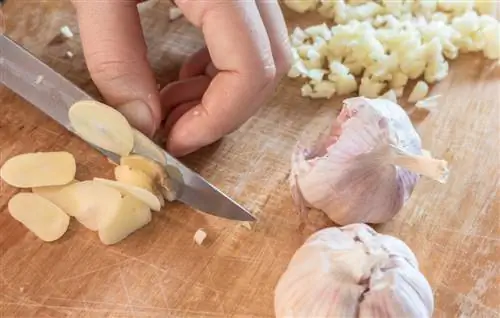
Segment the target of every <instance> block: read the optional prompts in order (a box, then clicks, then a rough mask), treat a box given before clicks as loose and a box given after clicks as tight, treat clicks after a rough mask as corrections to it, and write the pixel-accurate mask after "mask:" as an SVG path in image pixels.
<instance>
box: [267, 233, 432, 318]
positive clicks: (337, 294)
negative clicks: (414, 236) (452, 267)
mask: <svg viewBox="0 0 500 318" xmlns="http://www.w3.org/2000/svg"><path fill="white" fill-rule="evenodd" d="M274 309H275V314H276V318H281V317H286V318H294V317H297V318H305V317H314V318H322V317H325V318H326V317H342V318H350V317H353V318H354V317H357V318H358V317H359V318H364V317H366V318H368V317H370V318H401V317H405V318H413V317H414V318H426V317H431V315H432V312H433V310H434V299H433V295H432V290H431V287H430V286H429V283H428V282H427V280H426V279H425V277H424V276H423V275H422V274H421V273H420V271H419V269H418V262H417V259H416V258H415V255H414V254H413V252H412V251H411V250H410V248H409V247H408V246H407V245H406V244H405V243H404V242H402V241H401V240H399V239H397V238H395V237H392V236H389V235H382V234H378V233H377V232H375V231H374V230H373V229H372V228H370V227H369V226H367V225H364V224H351V225H347V226H344V227H341V228H333V227H332V228H327V229H323V230H320V231H318V232H316V233H315V234H313V235H312V236H311V237H309V238H308V239H307V241H306V242H305V243H304V245H303V246H301V247H300V248H299V249H298V250H297V251H296V252H295V254H294V256H293V257H292V259H291V261H290V263H289V264H288V267H287V269H286V271H285V272H284V273H283V274H282V276H281V277H280V279H279V281H278V284H277V286H276V289H275V295H274Z"/></svg>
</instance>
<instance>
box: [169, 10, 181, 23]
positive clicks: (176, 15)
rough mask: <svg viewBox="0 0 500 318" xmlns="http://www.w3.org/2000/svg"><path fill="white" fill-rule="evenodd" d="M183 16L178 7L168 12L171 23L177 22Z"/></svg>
mask: <svg viewBox="0 0 500 318" xmlns="http://www.w3.org/2000/svg"><path fill="white" fill-rule="evenodd" d="M182 16H183V13H182V10H181V9H179V8H178V7H172V8H170V9H169V10H168V18H169V19H170V21H173V20H177V19H178V18H180V17H182Z"/></svg>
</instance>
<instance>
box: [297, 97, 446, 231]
mask: <svg viewBox="0 0 500 318" xmlns="http://www.w3.org/2000/svg"><path fill="white" fill-rule="evenodd" d="M447 173H448V169H447V163H446V162H445V161H441V160H435V159H432V158H430V157H428V156H425V155H423V153H422V149H421V141H420V137H419V135H418V134H417V132H416V131H415V129H414V128H413V125H412V123H411V121H410V119H409V118H408V115H407V114H406V112H405V111H404V110H403V109H402V108H401V107H400V106H399V105H398V104H395V103H393V102H391V101H389V100H385V99H368V98H364V97H354V98H349V99H346V100H345V101H344V107H343V109H342V111H341V113H340V114H339V116H338V117H337V119H336V121H335V122H334V123H333V125H332V127H331V129H330V130H329V131H328V132H327V133H326V134H325V135H324V136H322V137H321V138H320V139H319V140H318V141H317V143H316V144H315V145H313V146H311V147H308V148H305V147H302V146H301V145H298V146H297V148H296V150H295V152H294V154H293V155H292V172H291V174H290V183H291V190H292V197H293V199H294V201H295V202H296V204H297V205H298V206H299V210H300V212H301V215H302V216H303V217H305V216H306V215H307V209H308V207H313V208H317V209H319V210H322V211H324V212H325V213H326V214H327V215H328V216H329V217H330V219H332V220H333V221H334V222H336V223H338V224H340V225H345V224H350V223H358V222H361V223H382V222H386V221H388V220H390V219H391V218H392V217H393V216H394V215H395V214H396V213H397V212H398V211H399V210H400V209H401V207H402V206H403V204H404V202H405V201H406V200H407V199H408V198H409V197H410V195H411V193H412V191H413V188H414V186H415V184H416V182H417V181H418V179H419V175H425V176H428V177H430V178H433V179H436V180H438V181H441V182H445V181H446V178H447Z"/></svg>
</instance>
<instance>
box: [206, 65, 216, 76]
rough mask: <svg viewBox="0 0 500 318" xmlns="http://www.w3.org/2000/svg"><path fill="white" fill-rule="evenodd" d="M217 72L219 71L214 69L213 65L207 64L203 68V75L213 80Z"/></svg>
mask: <svg viewBox="0 0 500 318" xmlns="http://www.w3.org/2000/svg"><path fill="white" fill-rule="evenodd" d="M218 72H219V70H218V69H217V68H216V67H215V65H214V63H209V64H208V65H207V67H206V68H205V74H206V75H207V76H208V77H210V78H214V77H215V75H217V73H218Z"/></svg>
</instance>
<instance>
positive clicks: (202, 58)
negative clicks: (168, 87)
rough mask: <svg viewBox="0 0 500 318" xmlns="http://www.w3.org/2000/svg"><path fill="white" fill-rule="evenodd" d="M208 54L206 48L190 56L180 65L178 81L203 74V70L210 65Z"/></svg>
mask: <svg viewBox="0 0 500 318" xmlns="http://www.w3.org/2000/svg"><path fill="white" fill-rule="evenodd" d="M210 61H211V60H210V54H209V53H208V49H207V48H206V47H204V48H202V49H201V50H199V51H198V52H196V53H194V54H193V55H191V56H190V57H189V58H188V59H187V60H186V61H185V62H184V64H183V65H182V67H181V70H180V71H179V79H180V80H182V79H185V78H189V77H193V76H198V75H203V74H205V69H206V68H207V66H208V64H209V63H210Z"/></svg>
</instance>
